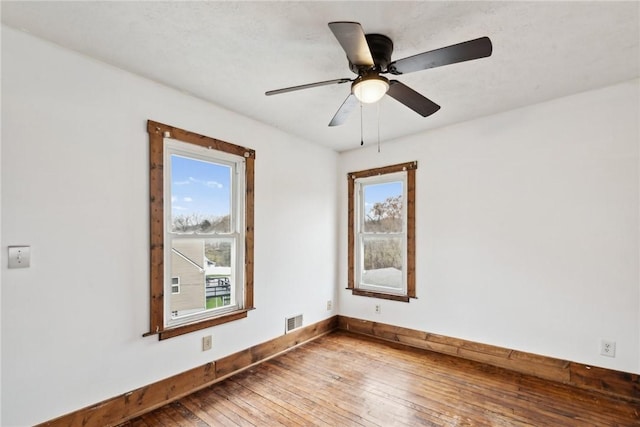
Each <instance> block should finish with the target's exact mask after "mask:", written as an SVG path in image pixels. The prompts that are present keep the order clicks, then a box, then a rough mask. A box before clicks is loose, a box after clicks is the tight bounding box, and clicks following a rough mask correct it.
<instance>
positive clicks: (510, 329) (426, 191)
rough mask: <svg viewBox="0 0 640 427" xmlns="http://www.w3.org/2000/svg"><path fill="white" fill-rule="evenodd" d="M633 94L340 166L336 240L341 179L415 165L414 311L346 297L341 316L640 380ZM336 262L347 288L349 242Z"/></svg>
mask: <svg viewBox="0 0 640 427" xmlns="http://www.w3.org/2000/svg"><path fill="white" fill-rule="evenodd" d="M639 88H640V82H639V81H638V80H634V81H630V82H626V83H622V84H618V85H615V86H611V87H606V88H603V89H600V90H595V91H591V92H587V93H582V94H578V95H575V96H571V97H567V98H563V99H558V100H554V101H551V102H547V103H544V104H539V105H534V106H530V107H527V108H522V109H518V110H514V111H510V112H506V113H503V114H498V115H494V116H491V117H485V118H482V119H478V120H474V121H471V122H467V123H463V124H459V125H456V126H451V127H447V128H443V129H439V130H435V131H432V132H427V133H424V134H421V135H418V136H413V137H409V138H405V139H402V140H399V141H397V142H395V143H393V144H387V145H383V146H382V152H381V154H378V153H377V152H376V149H375V147H370V148H365V149H362V150H354V151H350V152H347V153H344V154H343V155H342V156H341V159H340V160H341V166H340V180H341V182H339V185H340V189H341V201H342V202H341V203H342V204H343V206H342V208H341V227H340V229H341V233H340V234H341V235H343V236H344V235H346V234H345V233H346V227H347V225H346V224H347V215H346V212H347V209H346V205H345V203H346V181H347V180H346V174H347V172H351V171H357V170H362V169H368V168H371V167H376V166H382V165H387V164H394V163H400V162H406V161H411V160H418V162H419V165H418V170H417V172H416V176H417V195H416V197H417V202H416V209H417V224H416V232H417V271H416V278H417V295H418V299H417V300H412V301H411V302H410V303H409V304H406V303H400V302H392V301H380V300H374V299H371V298H366V297H357V296H352V295H351V294H350V293H349V292H348V291H346V290H341V291H340V314H343V315H346V316H353V317H356V318H363V319H369V320H372V321H379V322H383V323H390V324H394V325H399V326H404V327H408V328H413V329H418V330H422V331H428V332H433V333H439V334H443V335H447V336H452V337H458V338H464V339H468V340H472V341H476V342H482V343H488V344H493V345H498V346H503V347H508V348H513V349H520V350H524V351H528V352H532V353H537V354H543V355H547V356H554V357H558V358H563V359H569V360H571V361H576V362H582V363H586V364H590V365H597V366H603V367H608V368H612V369H619V370H624V371H627V372H635V373H638V372H640V277H639V251H638V242H639V235H638V230H639V209H638V208H639V202H638V196H639V183H638V180H639V166H638V144H639V141H640V132H639V129H638V128H639V125H638V123H639V121H640V95H639V94H640V91H639ZM444 108H446V105H445V106H444ZM383 111H384V110H383ZM427 120H428V119H427ZM381 132H382V133H383V134H384V128H382V129H381ZM339 263H340V273H339V278H340V286H339V287H340V288H341V289H342V288H344V287H345V286H346V280H347V273H346V269H347V267H346V238H342V239H341V241H340V257H339ZM374 304H382V313H381V314H379V315H376V314H374ZM602 338H605V339H608V340H613V341H616V342H617V349H616V350H617V354H616V357H615V358H608V357H604V356H600V340H601V339H602Z"/></svg>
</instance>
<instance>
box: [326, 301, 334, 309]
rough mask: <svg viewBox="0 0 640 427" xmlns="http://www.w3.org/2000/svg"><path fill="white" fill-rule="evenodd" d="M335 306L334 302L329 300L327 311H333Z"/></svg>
mask: <svg viewBox="0 0 640 427" xmlns="http://www.w3.org/2000/svg"><path fill="white" fill-rule="evenodd" d="M332 308H333V302H332V301H331V300H327V311H331V309H332Z"/></svg>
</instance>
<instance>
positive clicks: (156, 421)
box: [123, 331, 640, 427]
mask: <svg viewBox="0 0 640 427" xmlns="http://www.w3.org/2000/svg"><path fill="white" fill-rule="evenodd" d="M125 426H126V427H145V426H185V427H207V426H216V427H217V426H322V427H327V426H355V427H362V426H364V427H373V426H384V427H387V426H505V427H507V426H508V427H514V426H520V427H527V426H535V427H542V426H553V427H562V426H567V427H569V426H570V427H573V426H598V427H600V426H602V427H607V426H612V427H613V426H625V427H631V426H636V427H640V407H639V405H638V404H637V402H633V401H630V400H624V399H621V398H614V397H610V396H607V395H604V394H600V393H597V392H591V391H587V390H583V389H577V388H575V387H572V386H569V385H564V384H560V383H556V382H551V381H547V380H544V379H540V378H535V377H532V376H527V375H523V374H519V373H516V372H513V371H508V370H506V369H503V368H498V367H494V366H489V365H486V364H483V363H480V362H474V361H471V360H464V359H461V358H457V357H454V356H450V355H445V354H441V353H434V352H430V351H428V350H423V349H409V348H401V347H399V346H394V345H389V344H388V343H386V342H382V341H379V340H377V339H374V338H367V337H363V336H360V335H355V334H353V333H349V332H346V331H337V332H334V333H331V334H329V335H326V336H323V337H321V338H319V339H317V340H315V341H312V342H309V343H307V344H305V345H304V346H300V347H297V348H295V349H293V350H291V351H289V352H288V353H285V354H282V355H280V356H278V357H276V358H273V359H270V360H268V361H265V362H263V363H261V364H259V365H257V366H254V367H251V368H250V369H247V370H245V371H243V372H240V373H238V374H236V375H234V376H232V377H230V378H227V379H226V380H224V381H222V382H220V383H217V384H214V385H212V386H210V387H207V388H205V389H202V390H200V391H198V392H196V393H194V394H192V395H190V396H186V397H184V398H182V399H180V400H178V401H177V402H174V403H172V404H169V405H167V406H164V407H162V408H159V409H157V410H155V411H153V412H151V413H148V414H145V415H142V416H141V417H138V418H136V419H134V420H131V421H130V422H128V423H126V424H125V425H123V427H125Z"/></svg>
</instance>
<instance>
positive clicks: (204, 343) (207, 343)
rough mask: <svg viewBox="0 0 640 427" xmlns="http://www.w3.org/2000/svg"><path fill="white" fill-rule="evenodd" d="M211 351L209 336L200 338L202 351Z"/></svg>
mask: <svg viewBox="0 0 640 427" xmlns="http://www.w3.org/2000/svg"><path fill="white" fill-rule="evenodd" d="M207 350H211V335H207V336H206V337H202V351H207Z"/></svg>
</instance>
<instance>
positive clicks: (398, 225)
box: [347, 162, 418, 302]
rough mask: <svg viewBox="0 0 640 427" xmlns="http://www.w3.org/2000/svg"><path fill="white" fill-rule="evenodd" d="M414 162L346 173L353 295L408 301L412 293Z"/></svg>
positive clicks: (414, 296) (350, 270)
mask: <svg viewBox="0 0 640 427" xmlns="http://www.w3.org/2000/svg"><path fill="white" fill-rule="evenodd" d="M417 167H418V165H417V162H409V163H402V164H397V165H392V166H385V167H381V168H375V169H368V170H364V171H359V172H351V173H349V174H348V182H349V185H348V208H349V228H348V282H347V288H348V289H351V290H352V293H353V294H354V295H361V296H369V297H376V298H385V299H392V300H397V301H405V302H408V301H409V299H410V298H416V293H415V170H416V169H417Z"/></svg>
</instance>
